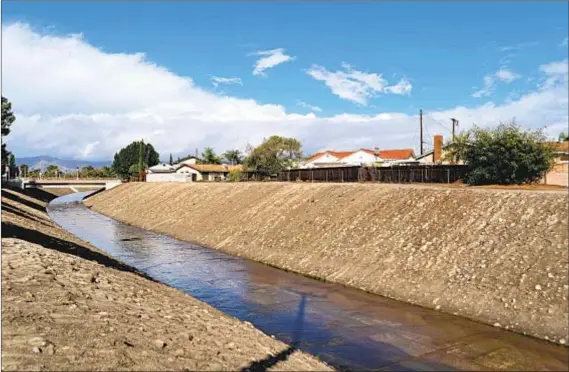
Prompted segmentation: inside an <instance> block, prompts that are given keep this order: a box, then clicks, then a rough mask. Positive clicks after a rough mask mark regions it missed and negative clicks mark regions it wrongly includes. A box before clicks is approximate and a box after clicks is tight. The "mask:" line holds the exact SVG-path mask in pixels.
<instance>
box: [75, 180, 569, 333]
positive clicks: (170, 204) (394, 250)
mask: <svg viewBox="0 0 569 372" xmlns="http://www.w3.org/2000/svg"><path fill="white" fill-rule="evenodd" d="M85 203H86V204H87V205H88V206H91V207H92V208H93V209H94V210H96V211H99V212H101V213H103V214H106V215H108V216H110V217H113V218H116V219H118V220H120V221H123V222H126V223H129V224H132V225H136V226H139V227H143V228H146V229H149V230H153V231H156V232H160V233H165V234H168V235H172V236H174V237H176V238H179V239H182V240H187V241H193V242H196V243H199V244H202V245H205V246H209V247H212V248H215V249H219V250H222V251H225V252H228V253H231V254H234V255H238V256H243V257H248V258H251V259H253V260H257V261H261V262H264V263H267V264H270V265H274V266H276V267H280V268H283V269H286V270H291V271H295V272H299V273H302V274H305V275H310V276H313V277H317V278H321V279H325V280H328V281H332V282H337V283H341V284H344V285H348V286H352V287H356V288H360V289H363V290H366V291H369V292H373V293H377V294H380V295H384V296H387V297H391V298H394V299H397V300H401V301H406V302H410V303H414V304H418V305H421V306H425V307H430V308H434V309H437V310H440V311H445V312H448V313H452V314H456V315H461V316H465V317H468V318H472V319H475V320H479V321H482V322H485V323H489V324H493V325H496V326H500V327H504V328H508V329H511V330H515V331H518V332H522V333H526V334H530V335H533V336H536V337H539V338H543V339H548V340H551V341H554V342H559V343H566V342H567V340H568V337H567V334H568V325H567V316H568V314H567V311H568V302H567V294H568V293H567V292H568V286H567V284H568V277H567V274H568V273H567V272H568V254H569V253H568V239H569V236H568V234H569V232H568V209H567V205H568V195H567V192H563V191H562V192H540V191H511V190H482V189H448V188H435V187H425V186H410V185H405V186H403V185H377V184H302V183H241V184H225V183H224V184H221V183H219V184H217V183H216V184H174V183H162V184H148V183H132V184H125V185H121V186H119V187H117V188H114V189H112V190H109V191H106V192H103V193H100V194H98V195H96V196H93V197H92V198H89V199H87V200H86V201H85Z"/></svg>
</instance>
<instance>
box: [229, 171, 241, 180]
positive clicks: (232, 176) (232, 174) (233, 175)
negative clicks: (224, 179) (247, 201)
mask: <svg viewBox="0 0 569 372" xmlns="http://www.w3.org/2000/svg"><path fill="white" fill-rule="evenodd" d="M228 180H229V182H239V181H241V171H240V170H239V169H232V170H230V171H229V177H228Z"/></svg>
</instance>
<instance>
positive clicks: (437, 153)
mask: <svg viewBox="0 0 569 372" xmlns="http://www.w3.org/2000/svg"><path fill="white" fill-rule="evenodd" d="M442 155H443V136H441V135H440V134H437V135H436V136H435V137H434V141H433V163H435V164H439V163H440V162H441V158H442Z"/></svg>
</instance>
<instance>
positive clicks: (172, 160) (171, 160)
mask: <svg viewBox="0 0 569 372" xmlns="http://www.w3.org/2000/svg"><path fill="white" fill-rule="evenodd" d="M172 164H174V159H173V158H172V154H170V165H172Z"/></svg>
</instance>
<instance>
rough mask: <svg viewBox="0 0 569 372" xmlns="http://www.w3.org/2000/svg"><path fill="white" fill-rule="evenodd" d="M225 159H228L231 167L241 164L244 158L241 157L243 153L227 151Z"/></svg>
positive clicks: (224, 155) (224, 154)
mask: <svg viewBox="0 0 569 372" xmlns="http://www.w3.org/2000/svg"><path fill="white" fill-rule="evenodd" d="M223 158H224V159H226V160H227V161H228V162H230V163H231V165H235V164H241V162H242V161H243V156H242V155H241V151H239V150H237V149H235V150H227V151H225V152H224V153H223Z"/></svg>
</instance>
